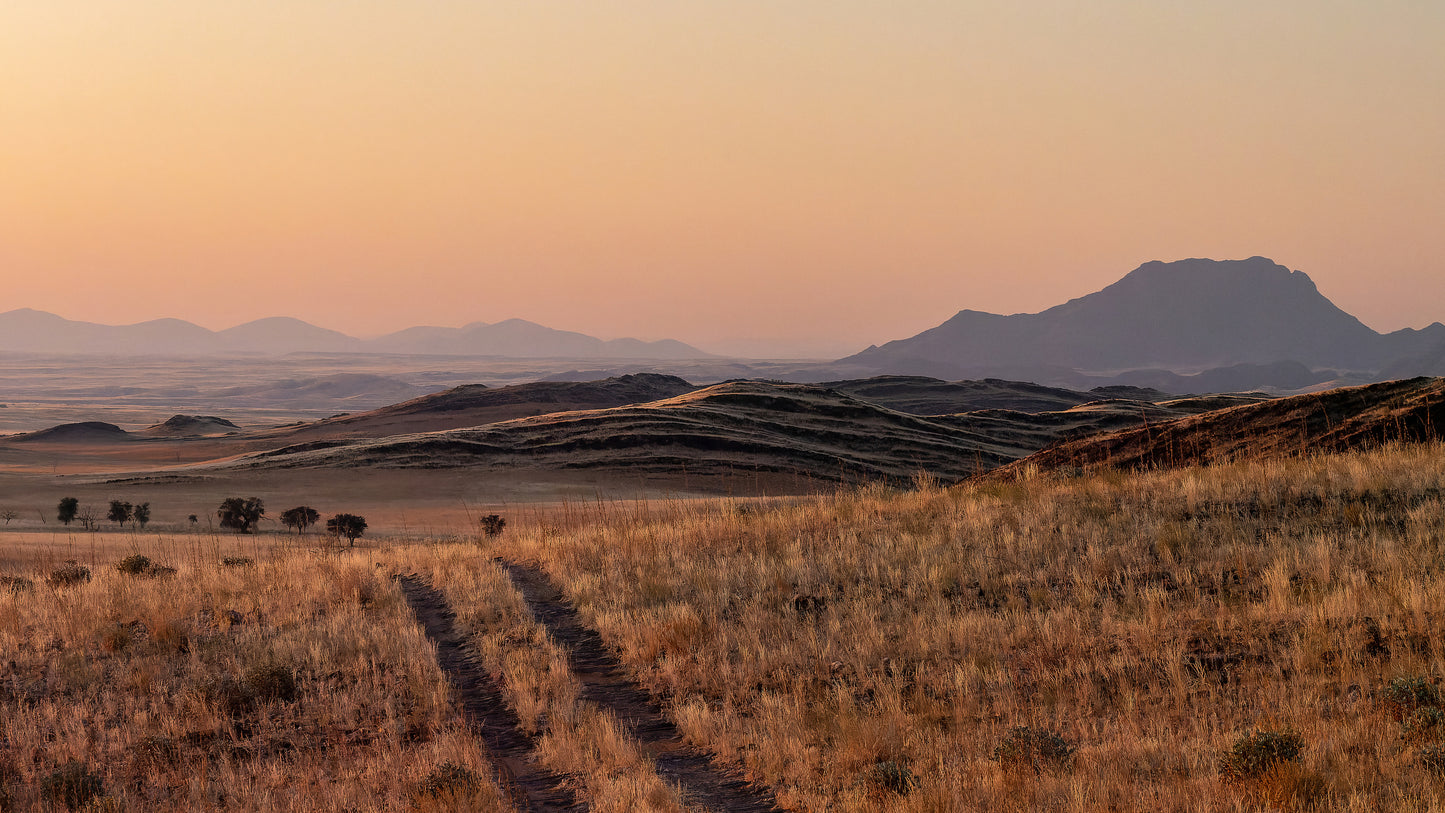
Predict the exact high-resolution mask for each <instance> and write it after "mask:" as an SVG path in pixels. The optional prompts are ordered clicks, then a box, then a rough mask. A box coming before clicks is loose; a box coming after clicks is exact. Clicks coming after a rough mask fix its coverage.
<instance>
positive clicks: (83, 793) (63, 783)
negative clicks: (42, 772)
mask: <svg viewBox="0 0 1445 813" xmlns="http://www.w3.org/2000/svg"><path fill="white" fill-rule="evenodd" d="M104 792H105V785H104V784H103V783H102V782H101V779H100V777H99V776H97V775H96V774H94V773H92V772H91V770H90V768H89V767H88V766H87V765H86V764H85V763H84V762H68V763H66V764H65V765H62V766H61V767H60V769H59V770H57V771H55V772H54V773H52V774H50V775H49V776H47V777H45V778H44V779H43V780H41V782H40V794H41V795H42V796H44V797H45V798H46V799H47V800H48V801H49V802H50V803H51V804H62V805H65V808H66V809H67V810H79V809H80V808H82V807H84V806H85V805H87V804H89V803H90V801H91V800H92V799H94V798H95V797H97V796H99V795H101V794H102V793H104Z"/></svg>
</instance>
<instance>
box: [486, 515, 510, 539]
mask: <svg viewBox="0 0 1445 813" xmlns="http://www.w3.org/2000/svg"><path fill="white" fill-rule="evenodd" d="M506 527H507V521H506V520H505V519H502V517H500V516H498V515H497V514H487V515H486V516H484V517H482V533H484V534H486V535H487V536H500V535H501V533H502V531H503V530H504V529H505V528H506Z"/></svg>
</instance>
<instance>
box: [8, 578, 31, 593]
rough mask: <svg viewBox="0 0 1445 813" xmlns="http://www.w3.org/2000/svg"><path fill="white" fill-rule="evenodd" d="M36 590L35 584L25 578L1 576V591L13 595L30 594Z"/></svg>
mask: <svg viewBox="0 0 1445 813" xmlns="http://www.w3.org/2000/svg"><path fill="white" fill-rule="evenodd" d="M34 589H35V582H32V581H30V580H29V579H27V578H25V577H24V576H0V590H6V591H8V592H11V593H28V592H30V591H31V590H34Z"/></svg>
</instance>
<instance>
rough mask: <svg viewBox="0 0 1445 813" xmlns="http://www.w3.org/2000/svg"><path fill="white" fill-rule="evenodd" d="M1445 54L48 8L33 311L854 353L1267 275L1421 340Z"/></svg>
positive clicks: (1008, 20) (821, 7) (597, 15)
mask: <svg viewBox="0 0 1445 813" xmlns="http://www.w3.org/2000/svg"><path fill="white" fill-rule="evenodd" d="M1442 37H1445V7H1440V6H1436V5H1428V4H1419V3H1409V2H1404V0H1396V1H1395V2H1386V3H1369V4H1367V3H1364V2H1339V3H1331V4H1326V5H1321V4H1312V3H1305V2H1303V0H1287V1H1286V2H1281V3H1275V4H1269V6H1268V7H1259V6H1258V4H1245V3H1219V4H1209V5H1208V6H1196V5H1164V4H1147V5H1143V6H1141V5H1137V4H1124V3H1101V4H1089V5H1087V6H1079V5H1077V4H1072V3H1065V2H1062V0H1051V1H1050V2H1044V3H1039V4H1030V5H1028V6H1027V7H1023V6H1018V5H1017V4H1002V3H999V4H993V3H990V4H970V6H969V7H968V8H963V7H956V6H955V4H940V3H918V4H904V5H899V4H883V3H876V2H857V1H855V0H849V1H847V2H840V3H829V4H826V5H825V4H820V3H802V4H788V5H786V6H779V5H778V4H767V3H754V2H741V3H730V4H726V5H723V4H708V3H701V2H674V3H657V2H627V3H623V4H609V5H608V6H607V7H606V8H602V7H588V6H583V7H578V6H575V5H566V6H563V5H560V4H554V3H548V2H539V3H528V4H511V3H488V4H457V3H437V4H428V5H424V6H404V5H396V4H389V3H361V4H356V3H349V4H342V3H339V2H331V1H330V0H323V1H322V2H316V3H308V4H305V5H298V4H286V3H279V2H261V3H254V4H246V5H244V6H234V7H227V6H213V5H209V4H207V5H203V6H198V5H195V4H188V3H182V2H178V0H138V2H135V3H129V4H124V5H120V6H113V5H102V4H94V3H85V2H74V1H70V2H67V1H66V0H60V2H44V3H42V2H39V1H38V0H19V1H18V2H14V3H10V4H7V5H6V7H5V8H4V9H3V10H0V82H3V83H4V86H5V88H6V108H7V113H8V114H9V115H8V116H7V126H6V127H4V128H0V176H3V177H4V178H5V179H6V182H5V183H4V184H3V185H0V218H3V221H0V222H4V223H6V224H7V229H6V230H5V231H4V232H3V233H0V268H3V269H4V270H5V276H6V282H7V284H6V285H5V286H4V291H3V297H4V299H3V300H0V310H9V309H11V308H18V307H31V308H35V309H38V310H45V311H49V312H53V313H57V314H60V315H62V316H65V317H66V318H69V319H76V320H83V321H93V322H100V323H105V324H128V323H134V322H139V321H145V320H149V319H154V318H164V317H176V318H183V319H186V320H188V321H192V322H195V323H197V324H200V325H202V326H205V327H208V328H211V329H224V328H226V327H231V326H234V325H237V324H241V323H244V322H247V321H251V320H253V319H257V318H262V317H267V316H275V315H289V316H294V317H296V318H300V319H303V320H305V321H307V322H310V323H312V324H315V325H318V326H321V327H326V328H331V329H334V330H339V331H342V332H344V333H348V334H350V335H356V336H369V335H379V334H384V333H387V332H391V331H394V330H397V329H401V328H404V327H409V326H413V325H442V326H460V325H463V324H467V323H470V322H475V321H483V322H498V321H502V320H504V319H508V318H522V319H526V320H528V321H533V322H537V323H539V324H543V325H547V326H549V327H553V328H558V329H563V330H571V331H578V332H581V333H586V334H589V335H593V336H598V337H600V338H604V339H611V338H619V337H636V338H640V339H660V338H670V339H677V340H680V341H683V342H687V343H689V344H693V345H695V346H697V347H699V348H701V349H704V350H708V351H711V352H733V350H730V349H729V348H740V347H744V346H749V347H756V348H767V347H771V348H773V351H772V352H771V353H762V352H759V353H757V354H759V355H773V354H780V355H816V356H831V355H841V354H845V353H851V352H855V351H857V350H860V349H862V348H863V347H865V346H867V345H868V344H873V343H882V342H886V341H889V340H892V339H898V338H903V337H906V336H911V335H914V334H916V333H918V332H919V331H921V330H925V329H927V328H930V327H933V326H935V325H937V324H939V323H940V322H942V321H943V320H945V319H947V318H948V317H950V316H952V315H953V314H954V313H955V312H957V311H958V310H960V309H974V310H981V311H990V312H995V313H1002V314H1011V313H1032V312H1037V311H1040V310H1043V309H1046V308H1049V307H1052V306H1054V305H1057V304H1059V303H1061V302H1064V301H1066V300H1068V299H1071V298H1075V297H1078V296H1083V295H1085V294H1088V293H1091V292H1093V291H1096V290H1099V289H1100V288H1102V287H1104V286H1105V285H1108V284H1110V283H1112V282H1114V281H1116V280H1117V279H1118V278H1120V277H1122V276H1123V275H1124V274H1126V273H1128V272H1129V271H1130V270H1132V269H1134V268H1135V267H1137V266H1139V265H1140V264H1141V263H1144V262H1147V261H1150V260H1166V261H1167V260H1177V259H1183V258H1188V257H1211V258H1215V259H1238V258H1243V257H1249V256H1253V255H1263V256H1267V257H1270V258H1272V259H1274V260H1275V261H1277V262H1279V263H1281V264H1283V265H1286V266H1288V267H1290V268H1292V269H1297V270H1301V271H1304V272H1306V273H1308V274H1309V275H1310V277H1311V278H1312V279H1313V280H1314V281H1315V282H1316V284H1317V285H1318V286H1319V288H1320V291H1321V292H1322V293H1323V294H1324V295H1325V296H1326V297H1328V298H1330V299H1331V300H1332V301H1334V303H1335V304H1336V305H1338V306H1339V307H1341V308H1342V309H1344V310H1346V311H1348V312H1349V313H1351V314H1353V315H1355V316H1357V317H1359V318H1360V319H1361V320H1362V321H1363V322H1364V323H1365V324H1367V325H1368V326H1370V327H1371V328H1374V329H1376V330H1378V331H1381V332H1389V331H1393V330H1397V329H1399V328H1402V327H1414V328H1421V327H1424V326H1426V325H1428V324H1430V323H1431V322H1434V321H1439V320H1445V286H1442V285H1440V284H1439V279H1440V277H1441V275H1440V267H1439V258H1440V257H1442V256H1445V233H1442V231H1441V230H1440V229H1439V228H1438V222H1439V217H1440V213H1441V212H1442V211H1445V186H1442V185H1441V184H1439V183H1438V182H1437V179H1438V178H1440V177H1445V147H1442V145H1445V107H1442V105H1440V104H1439V99H1440V98H1442V97H1445V74H1442V72H1441V71H1439V70H1438V54H1437V47H1436V46H1437V44H1438V43H1439V42H1440V41H1441V39H1442ZM789 348H795V351H794V352H788V349H789Z"/></svg>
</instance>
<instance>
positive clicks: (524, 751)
mask: <svg viewBox="0 0 1445 813" xmlns="http://www.w3.org/2000/svg"><path fill="white" fill-rule="evenodd" d="M397 581H398V582H399V583H400V584H401V590H402V593H403V594H404V595H405V596H406V602H407V604H408V605H410V607H411V611H412V613H414V614H415V615H416V618H417V621H419V622H420V623H421V625H422V627H423V628H424V629H425V630H426V636H427V638H429V639H431V641H432V642H433V643H435V644H436V648H437V663H438V664H439V665H440V666H441V668H442V671H443V672H445V673H446V676H447V678H448V680H450V681H451V684H452V691H453V692H455V694H456V699H457V702H458V704H459V705H460V706H461V707H462V711H463V712H464V713H465V714H466V716H467V718H468V719H469V720H471V722H472V724H473V725H474V726H476V729H477V731H478V733H479V735H480V736H481V739H482V742H483V743H484V744H485V745H486V748H487V752H488V754H489V755H490V756H491V758H492V762H493V764H494V765H495V766H496V768H497V778H498V784H499V785H500V786H501V787H502V789H503V791H504V792H506V793H507V795H508V797H509V798H510V799H511V801H512V804H513V805H515V806H516V807H517V808H519V809H521V810H527V811H538V813H546V811H554V810H555V811H564V810H565V811H585V810H587V805H586V804H584V803H583V802H581V801H579V800H578V799H577V797H576V795H575V794H574V793H573V792H572V791H571V789H569V788H567V787H565V786H564V785H563V781H562V777H560V776H558V775H557V774H554V773H552V772H551V771H548V770H546V769H545V768H542V767H540V766H538V765H537V764H536V763H535V762H534V760H533V759H532V755H533V752H534V751H535V750H536V741H535V740H534V739H533V738H532V737H530V736H528V735H527V734H526V733H525V732H523V731H522V730H521V728H520V726H519V721H518V719H517V715H516V714H514V713H513V712H512V710H511V708H509V707H508V706H507V704H506V702H505V701H504V700H503V699H502V691H501V688H500V687H498V686H497V685H496V683H495V682H493V681H492V680H491V678H490V677H489V676H488V675H487V672H486V670H485V669H482V668H481V667H480V666H478V665H477V663H476V661H475V660H474V659H473V658H472V656H471V655H469V654H468V653H467V652H466V650H465V649H464V641H463V638H462V636H461V635H460V634H458V633H457V632H456V630H455V628H454V624H453V622H454V621H455V618H456V616H455V615H454V614H453V613H452V611H451V608H450V607H448V606H447V602H446V599H445V598H444V597H443V596H442V594H441V593H439V592H437V591H436V589H434V588H433V587H432V586H431V585H430V584H428V583H427V582H426V581H425V580H424V579H422V578H421V577H420V576H416V575H408V576H398V577H397Z"/></svg>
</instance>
